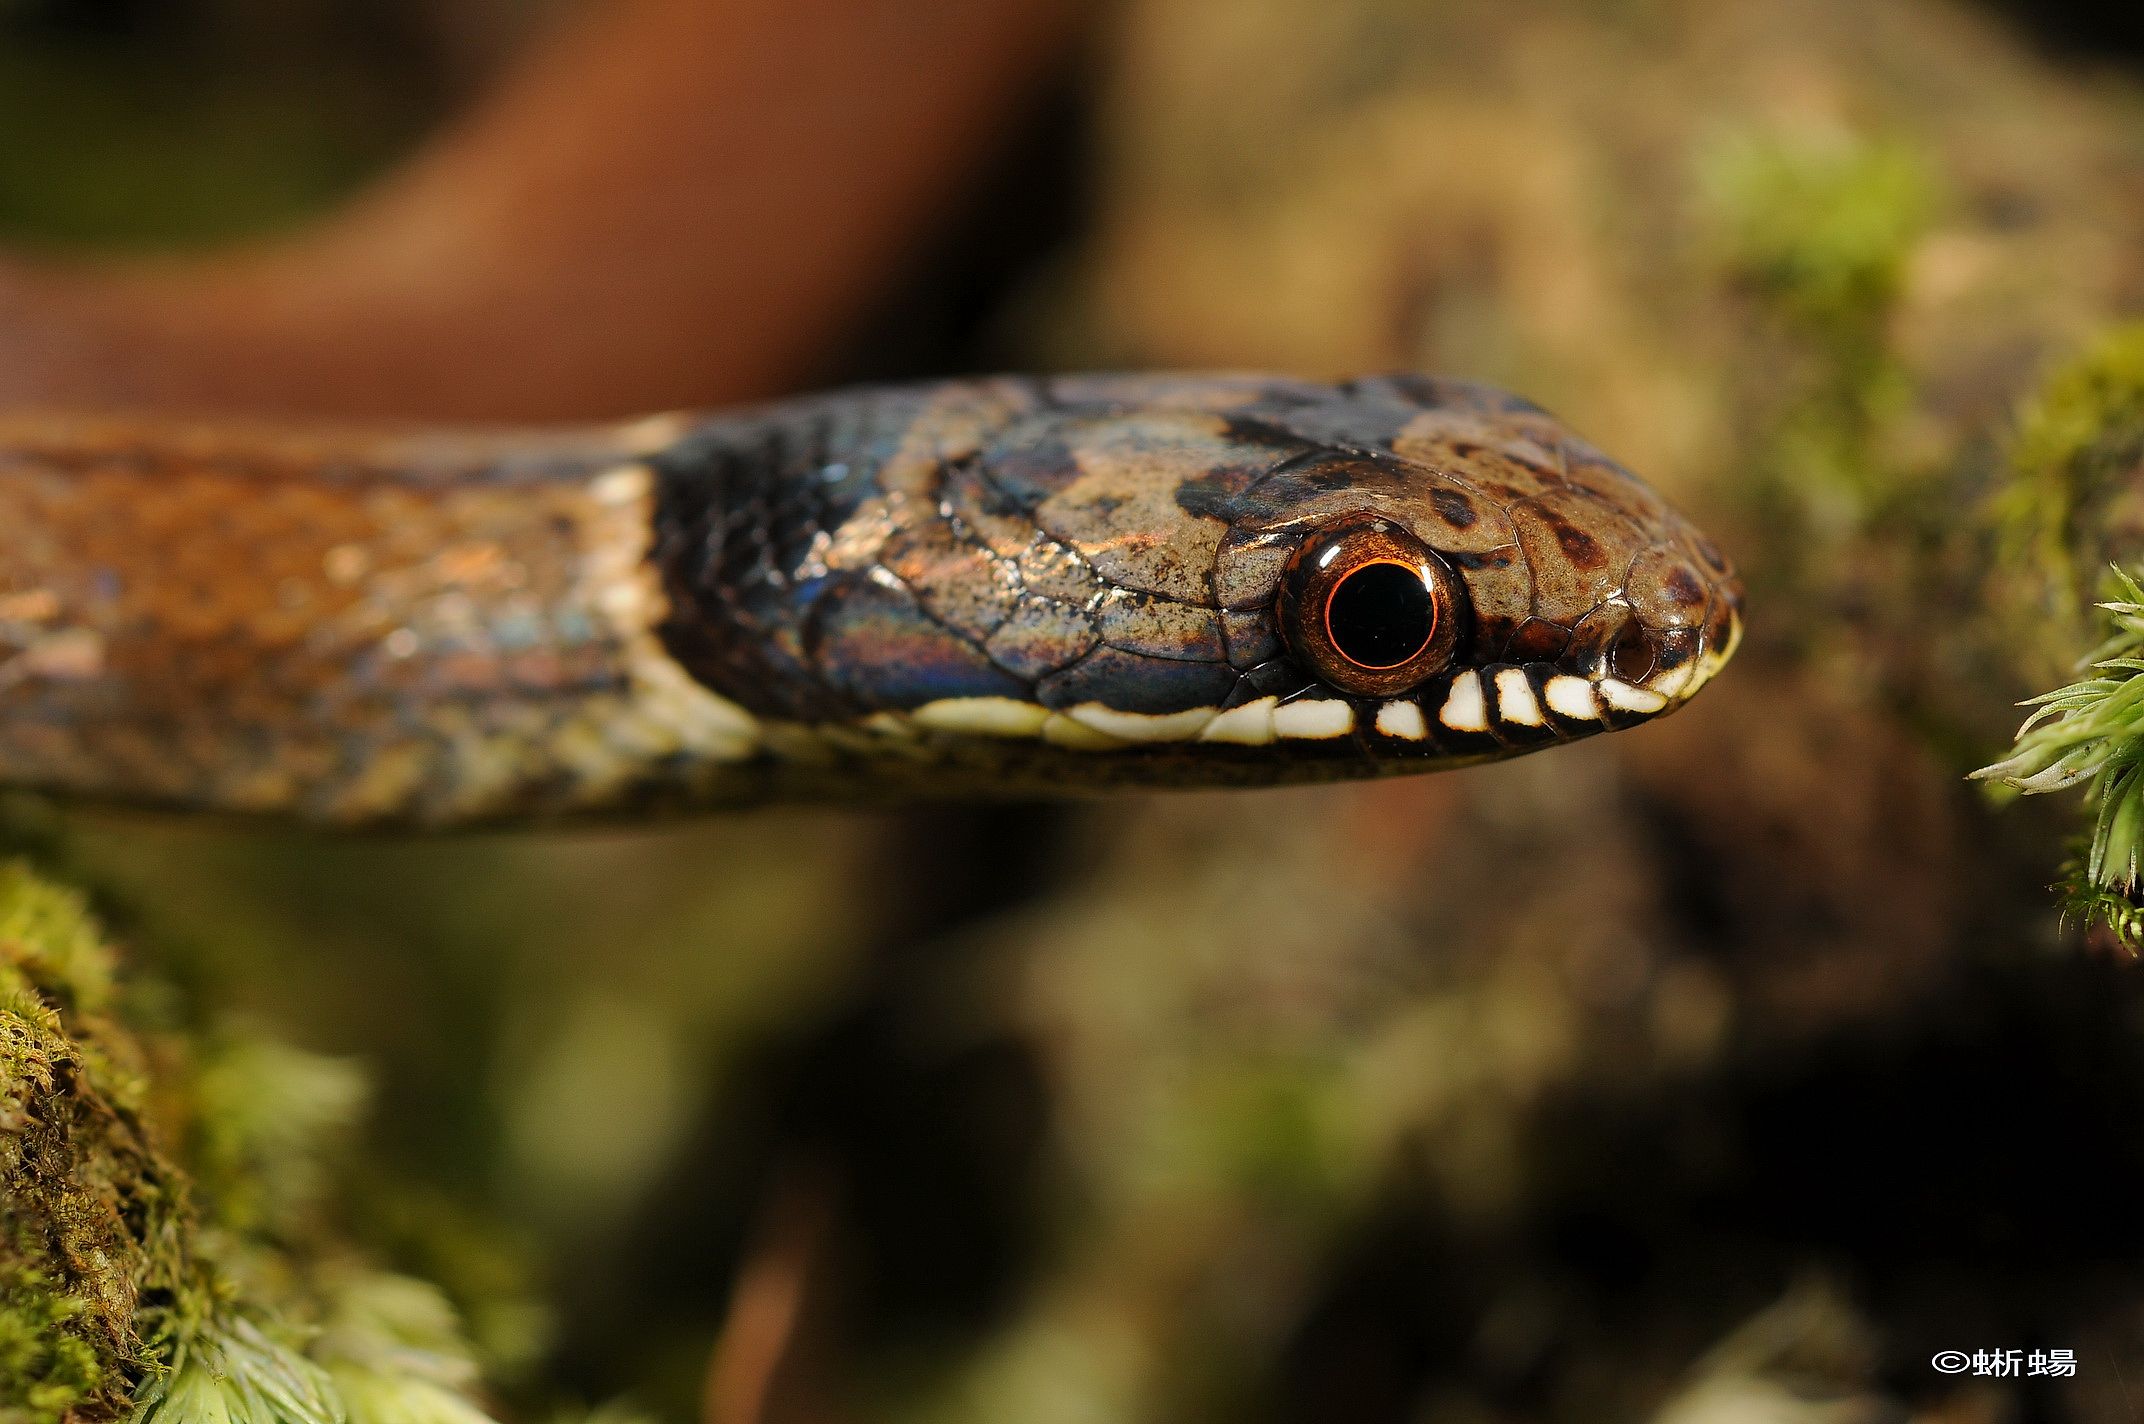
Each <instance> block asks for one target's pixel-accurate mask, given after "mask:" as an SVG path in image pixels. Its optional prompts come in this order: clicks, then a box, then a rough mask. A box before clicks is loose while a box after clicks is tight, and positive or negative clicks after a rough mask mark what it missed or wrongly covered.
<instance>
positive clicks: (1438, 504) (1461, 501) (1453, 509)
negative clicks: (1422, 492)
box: [1429, 489, 1481, 529]
mask: <svg viewBox="0 0 2144 1424" xmlns="http://www.w3.org/2000/svg"><path fill="white" fill-rule="evenodd" d="M1429 502H1430V506H1431V507H1432V508H1434V509H1435V510H1436V511H1437V517H1438V518H1439V519H1441V520H1443V521H1444V522H1445V523H1446V524H1449V525H1451V526H1452V527H1453V528H1454V529H1470V528H1472V527H1473V525H1474V521H1475V520H1476V519H1478V518H1480V517H1481V516H1479V515H1477V514H1476V513H1475V512H1474V505H1473V502H1472V501H1470V500H1469V499H1468V498H1467V497H1466V496H1465V495H1463V494H1461V493H1459V492H1458V491H1457V490H1444V489H1440V490H1431V491H1430V492H1429Z"/></svg>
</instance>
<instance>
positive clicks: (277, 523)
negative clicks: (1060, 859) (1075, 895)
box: [0, 373, 1742, 826]
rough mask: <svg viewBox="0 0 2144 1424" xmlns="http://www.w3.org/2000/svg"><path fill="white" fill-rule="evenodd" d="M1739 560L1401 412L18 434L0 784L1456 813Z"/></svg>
mask: <svg viewBox="0 0 2144 1424" xmlns="http://www.w3.org/2000/svg"><path fill="white" fill-rule="evenodd" d="M1741 631H1742V590H1741V586H1740V584H1739V582H1738V581H1737V577H1736V574H1735V571H1734V569H1733V566H1732V565H1731V563H1730V562H1729V560H1728V559H1727V557H1726V556H1725V555H1724V554H1723V553H1722V552H1721V551H1720V549H1719V548H1718V547H1717V546H1716V545H1715V544H1714V543H1713V542H1712V541H1711V540H1710V539H1708V538H1707V537H1706V536H1705V535H1704V534H1703V533H1702V532H1701V531H1700V530H1699V529H1698V528H1696V527H1695V526H1694V525H1693V524H1692V523H1691V522H1690V521H1688V520H1687V519H1686V518H1684V517H1683V516H1682V515H1681V514H1679V513H1678V512H1676V511H1675V510H1674V509H1673V508H1671V507H1670V506H1669V505H1668V503H1667V502H1666V501H1665V500H1663V499H1662V498H1661V496H1660V495H1659V494H1657V493H1656V492H1655V491H1654V490H1653V489H1652V488H1651V487H1649V486H1648V485H1647V484H1645V483H1644V482H1643V481H1642V480H1640V479H1639V478H1638V477H1637V476H1636V475H1634V474H1632V473H1631V472H1630V471H1629V470H1627V469H1625V468H1624V467H1623V466H1622V465H1619V464H1618V463H1616V462H1615V461H1614V460H1612V459H1610V458H1609V457H1608V456H1606V455H1604V454H1602V453H1601V452H1600V451H1599V450H1597V449H1595V448H1594V447H1593V446H1591V445H1589V444H1587V443H1586V442H1585V441H1584V440H1582V439H1580V438H1579V437H1578V436H1576V435H1574V434H1573V433H1572V432H1571V431H1569V430H1568V429H1566V428H1565V427H1564V426H1563V425H1562V424H1561V423H1559V422H1558V421H1557V420H1556V419H1555V418H1553V417H1551V416H1550V415H1548V414H1547V413H1546V412H1544V411H1543V410H1542V409H1541V408H1539V407H1537V406H1535V405H1533V404H1531V403H1530V402H1528V401H1525V400H1523V399H1521V398H1519V397H1516V396H1512V395H1509V394H1506V393H1504V392H1502V391H1499V390H1496V389H1493V388H1490V387H1487V386H1482V385H1477V384H1472V383H1468V382H1464V381H1458V380H1450V379H1443V378H1437V377H1431V376H1426V375H1418V374H1411V373H1408V374H1392V375H1379V376H1368V377H1363V378H1360V379H1354V380H1348V381H1341V382H1332V383H1327V382H1317V381H1308V380H1299V379H1294V378H1288V377H1278V376H1264V375H1236V374H1132V375H1109V374H1095V375H1066V376H1054V377H1013V376H1007V377H975V378H962V379H953V380H943V381H937V382H930V383H918V384H908V385H882V386H867V387H858V388H852V389H846V390H839V391H834V392H831V393H823V394H814V395H805V396H800V397H793V398H789V399H786V400H780V401H775V402H771V403H765V404H760V405H756V406H749V407H743V408H737V409H731V410H723V411H716V412H707V413H690V414H672V415H665V416H657V417H652V418H647V419H640V420H634V421H629V422H622V423H611V424H604V425H592V426H582V427H574V428H560V429H551V428H527V429H521V428H473V429H435V428H422V427H394V426H356V425H353V426H315V425H308V424H303V423H296V422H281V423H279V422H274V421H247V420H232V419H209V418H191V419H189V418H179V417H170V416H155V415H127V414H80V413H78V414H67V413H56V412H48V411H28V412H13V413H7V414H0V785H6V786H9V787H15V788H23V789H27V790H32V791H38V792H45V793H51V794H55V795H60V796H65V797H74V798H83V799H87V800H91V801H104V802H117V803H124V804H131V805H138V806H149V807H160V808H167V809H176V810H188V811H206V812H223V813H232V814H238V815H265V816H270V817H287V818H294V819H297V820H302V821H310V822H315V823H321V824H325V825H331V826H365V825H412V826H457V825H471V824H487V823H498V822H512V821H521V820H530V819H543V818H551V817H571V816H581V815H587V816H597V817H600V816H606V815H607V816H637V815H642V814H650V813H656V812H661V811H665V810H689V809H694V808H715V807H726V806H738V805H747V804H753V803H760V802H767V801H780V800H829V799H831V800H857V799H873V798H894V799H903V798H913V797H937V796H972V795H1002V796H1031V795H1040V796H1052V795H1066V794H1080V793H1086V792H1091V791H1097V790H1102V789H1106V788H1112V787H1174V786H1225V785H1234V786H1264V785H1273V784H1281V783H1289V782H1302V781H1314V780H1331V779H1338V778H1345V777H1364V776H1376V775H1386V774H1394V773H1404V772H1415V771H1432V770H1440V769H1444V768H1449V767H1455V766H1463V765H1469V764H1473V763H1477V762H1482V761H1488V760H1493V759H1497V758H1502V757H1508V756H1512V755H1516V754H1519V753H1523V752H1528V751H1532V750H1535V749H1538V748H1543V747H1550V746H1555V745H1559V744H1562V743H1565V742H1571V741H1575V740H1578V739H1580V738H1584V737H1587V736H1591V735H1594V734H1597V733H1601V732H1607V731H1613V730H1617V729H1622V728H1628V727H1632V726H1635V725H1637V724H1640V723H1644V722H1648V721H1651V720H1653V719H1655V718H1657V717H1659V716H1661V715H1663V714H1665V713H1667V712H1669V711H1671V710H1673V709H1675V708H1677V707H1679V706H1681V705H1682V704H1684V703H1686V702H1687V701H1688V700H1689V699H1690V698H1691V697H1692V696H1693V695H1694V694H1695V693H1696V692H1697V691H1698V690H1699V689H1700V688H1701V687H1703V686H1704V685H1705V684H1706V683H1707V682H1708V681H1709V680H1710V679H1711V678H1712V677H1713V676H1714V675H1715V674H1716V673H1717V672H1718V671H1719V669H1720V668H1721V667H1722V665H1724V664H1725V663H1726V661H1727V660H1728V659H1729V658H1730V657H1731V656H1732V655H1733V652H1734V649H1735V647H1736V644H1737V642H1738V641H1739V639H1740V636H1741Z"/></svg>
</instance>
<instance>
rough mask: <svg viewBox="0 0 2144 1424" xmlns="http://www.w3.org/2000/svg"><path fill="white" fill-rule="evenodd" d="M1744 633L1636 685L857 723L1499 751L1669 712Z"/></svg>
mask: <svg viewBox="0 0 2144 1424" xmlns="http://www.w3.org/2000/svg"><path fill="white" fill-rule="evenodd" d="M1740 638H1741V620H1740V618H1739V617H1736V618H1734V619H1733V620H1731V621H1730V623H1729V627H1728V633H1727V636H1726V637H1725V638H1724V639H1723V640H1722V641H1721V642H1720V643H1719V644H1718V645H1717V646H1715V647H1709V648H1705V649H1702V650H1701V651H1700V652H1699V653H1698V655H1697V656H1696V657H1694V658H1691V659H1689V660H1688V661H1686V662H1683V663H1680V664H1678V665H1677V666H1675V667H1673V668H1670V669H1665V670H1662V671H1658V672H1655V673H1653V674H1651V675H1649V676H1647V677H1645V678H1642V679H1636V680H1625V679H1623V678H1619V677H1617V676H1615V675H1614V673H1613V672H1612V671H1610V670H1609V669H1607V668H1606V667H1601V668H1596V669H1593V670H1591V671H1588V672H1584V673H1580V672H1573V671H1570V670H1568V669H1566V668H1564V667H1561V666H1559V665H1556V664H1552V663H1494V664H1490V665H1489V666H1487V667H1480V668H1464V669H1460V670H1458V671H1455V672H1450V673H1445V674H1443V675H1441V676H1438V677H1435V678H1432V679H1430V680H1429V681H1428V682H1426V683H1424V684H1423V685H1422V686H1421V687H1418V688H1415V689H1413V690H1412V691H1411V692H1409V693H1407V694H1406V695H1404V696H1399V697H1393V698H1388V699H1381V700H1380V699H1375V698H1353V697H1345V696H1335V695H1332V694H1331V693H1330V692H1327V691H1324V690H1322V689H1313V690H1311V691H1308V692H1305V693H1299V694H1296V695H1294V696H1291V697H1285V698H1284V697H1278V696H1267V697H1260V698H1256V699H1253V700H1251V701H1248V702H1243V703H1240V704H1238V705H1235V706H1231V707H1193V708H1187V709H1185V710H1183V711H1180V712H1169V713H1143V712H1125V711H1120V710H1118V709H1116V708H1113V707H1110V706H1108V705H1106V704H1104V703H1099V702H1083V703H1078V704H1075V705H1073V706H1069V707H1061V708H1052V707H1045V706H1043V705H1042V704H1040V703H1036V702H1027V701H1022V700H1020V699H1017V698H1008V697H954V698H943V699H940V700H938V701H935V702H927V703H924V704H923V705H921V706H919V707H916V708H913V709H911V710H909V711H906V712H879V713H876V714H873V715H872V716H871V717H869V718H866V719H864V721H863V722H862V723H861V724H859V726H860V728H861V730H863V731H865V732H868V733H869V734H871V735H872V736H874V737H878V738H895V739H914V738H918V737H925V736H931V735H940V736H945V735H952V736H970V737H987V738H1006V739H1020V740H1036V741H1041V742H1045V743H1048V744H1050V745H1053V746H1059V747H1064V748H1067V749H1069V750H1074V751H1088V752H1109V751H1115V750H1121V749H1128V748H1137V747H1151V746H1157V745H1169V744H1175V745H1187V744H1205V745H1215V744H1219V745H1223V746H1239V747H1261V746H1270V745H1273V744H1275V743H1284V742H1285V743H1292V744H1297V745H1300V746H1303V747H1304V748H1305V749H1306V750H1307V749H1311V748H1314V747H1316V746H1317V745H1318V744H1321V743H1323V744H1327V745H1329V746H1331V747H1332V748H1333V749H1334V750H1335V751H1340V750H1343V749H1352V748H1355V747H1367V748H1368V749H1369V750H1371V751H1372V752H1380V751H1382V752H1390V753H1392V754H1394V755H1395V756H1405V755H1408V754H1410V753H1412V754H1416V755H1422V754H1433V755H1480V754H1492V755H1493V754H1495V753H1496V752H1498V751H1508V750H1520V749H1524V748H1529V747H1535V746H1543V745H1547V744H1549V743H1552V742H1561V741H1573V740H1576V739H1578V738H1580V737H1583V736H1588V735H1590V734H1592V733H1595V732H1604V731H1614V730H1619V729H1621V728H1624V727H1630V726H1634V725H1636V724H1637V723H1639V722H1644V721H1648V720H1650V719H1652V718H1654V717H1658V716H1660V715H1662V714H1663V713H1666V712H1668V711H1671V710H1673V709H1674V708H1676V707H1678V706H1680V705H1681V704H1683V703H1684V702H1687V701H1689V700H1690V698H1692V697H1693V696H1695V695H1696V694H1697V692H1698V690H1699V689H1700V688H1702V687H1703V686H1704V685H1705V684H1706V683H1708V682H1710V681H1711V680H1712V678H1713V677H1714V675H1716V674H1717V673H1718V672H1719V670H1720V669H1721V668H1722V667H1724V666H1725V665H1726V663H1727V661H1728V659H1730V658H1731V657H1733V656H1734V652H1735V648H1736V646H1737V644H1738V643H1739V642H1740Z"/></svg>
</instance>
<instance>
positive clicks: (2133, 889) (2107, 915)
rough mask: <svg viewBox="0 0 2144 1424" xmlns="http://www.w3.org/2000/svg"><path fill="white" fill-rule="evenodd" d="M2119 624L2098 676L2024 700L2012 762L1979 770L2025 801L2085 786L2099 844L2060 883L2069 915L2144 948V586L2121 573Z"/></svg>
mask: <svg viewBox="0 0 2144 1424" xmlns="http://www.w3.org/2000/svg"><path fill="white" fill-rule="evenodd" d="M2113 577H2114V595H2115V596H2114V597H2112V598H2109V599H2107V600H2105V601H2103V602H2102V603H2100V604H2099V607H2100V608H2101V609H2103V610H2105V611H2106V613H2107V614H2108V616H2109V618H2110V620H2111V621H2112V624H2113V629H2112V631H2111V632H2110V633H2109V635H2108V637H2107V639H2106V641H2105V642H2103V643H2101V644H2100V645H2099V646H2098V647H2096V648H2094V649H2093V650H2092V651H2091V652H2090V653H2089V654H2087V655H2086V656H2085V658H2084V659H2083V662H2082V664H2081V666H2083V667H2084V668H2085V669H2086V670H2087V671H2089V672H2091V673H2092V674H2094V675H2093V676H2091V677H2087V678H2085V679H2083V680H2081V681H2078V682H2073V683H2071V684H2069V685H2068V686H2067V687H2061V688H2057V689H2056V690H2055V691H2053V692H2047V693H2042V694H2041V695H2040V696H2038V697H2035V698H2032V699H2030V700H2029V701H2027V702H2026V703H2024V704H2023V705H2025V706H2027V707H2030V708H2031V709H2032V712H2031V715H2029V716H2028V717H2026V719H2025V725H2024V726H2022V727H2020V728H2019V729H2018V734H2017V743H2016V745H2015V746H2014V747H2013V748H2012V749H2011V753H2010V755H2009V756H2008V757H2007V758H2005V759H2004V760H2002V761H1999V762H1997V763H1995V764H1994V765H1993V766H1984V767H1982V768H1981V769H1980V770H1978V771H1976V772H1974V773H1973V778H1974V779H1975V780H1978V781H1993V782H1996V783H1999V784H2001V785H2003V786H2007V787H2010V788H2012V789H2013V790H2016V791H2018V792H2021V793H2023V794H2025V795H2028V796H2031V795H2039V794H2042V793H2045V792H2049V791H2061V790H2064V789H2065V788H2068V787H2072V786H2077V785H2080V784H2085V785H2086V786H2087V790H2086V793H2085V794H2086V799H2087V800H2088V801H2089V802H2090V803H2091V805H2092V807H2093V809H2094V811H2095V813H2096V815H2095V819H2094V822H2093V827H2092V836H2091V840H2090V842H2089V843H2088V844H2087V846H2086V847H2085V849H2084V852H2083V854H2082V855H2081V856H2080V858H2079V860H2078V862H2077V863H2076V864H2073V865H2072V866H2071V867H2070V868H2069V869H2068V871H2067V873H2066V874H2065V875H2064V877H2063V879H2062V881H2061V882H2060V883H2059V884H2058V885H2057V887H2056V888H2057V890H2058V891H2059V892H2060V893H2061V895H2062V909H2063V918H2064V919H2065V921H2074V922H2076V923H2079V924H2082V925H2084V926H2085V927H2086V928H2090V927H2091V926H2092V925H2094V924H2102V925H2105V926H2106V928H2107V930H2108V932H2109V933H2111V934H2112V935H2113V936H2114V938H2115V939H2116V940H2117V941H2119V942H2120V943H2121V944H2122V945H2123V946H2124V947H2125V948H2127V949H2128V950H2130V951H2131V952H2132V953H2136V952H2138V951H2139V950H2140V949H2144V893H2140V891H2144V677H2139V676H2138V674H2139V673H2144V586H2140V585H2139V583H2138V581H2137V576H2136V575H2134V574H2131V573H2130V572H2128V571H2127V570H2124V569H2122V568H2119V567H2117V568H2115V569H2114V571H2113Z"/></svg>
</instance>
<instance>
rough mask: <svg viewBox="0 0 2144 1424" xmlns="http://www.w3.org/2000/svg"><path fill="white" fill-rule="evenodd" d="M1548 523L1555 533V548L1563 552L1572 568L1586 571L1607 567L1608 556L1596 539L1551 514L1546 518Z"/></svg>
mask: <svg viewBox="0 0 2144 1424" xmlns="http://www.w3.org/2000/svg"><path fill="white" fill-rule="evenodd" d="M1548 521H1549V526H1550V528H1552V529H1554V530H1555V532H1556V543H1557V546H1558V547H1560V548H1561V549H1562V550H1563V552H1564V557H1566V558H1568V559H1569V560H1570V561H1571V563H1572V565H1573V566H1574V567H1577V568H1581V569H1587V570H1592V569H1600V568H1605V567H1607V564H1608V554H1607V551H1606V550H1604V549H1602V548H1601V545H1600V541H1599V540H1598V539H1595V538H1594V537H1593V536H1592V535H1591V534H1588V533H1587V532H1586V531H1585V530H1583V529H1580V528H1579V527H1578V526H1577V525H1575V524H1571V523H1569V522H1567V521H1565V520H1563V519H1561V518H1558V517H1557V516H1555V515H1553V514H1551V515H1549V516H1548Z"/></svg>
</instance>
